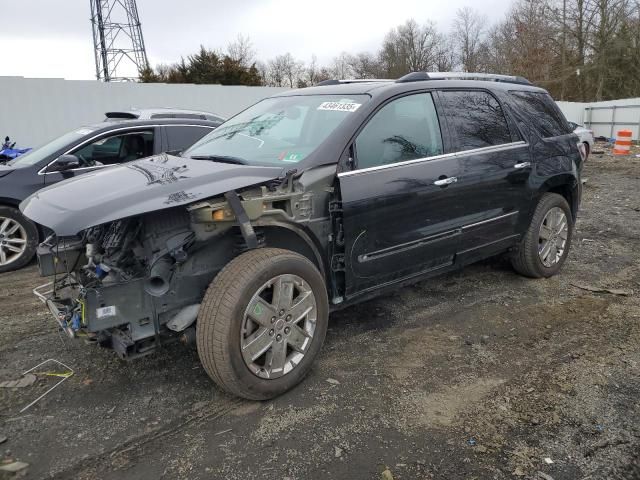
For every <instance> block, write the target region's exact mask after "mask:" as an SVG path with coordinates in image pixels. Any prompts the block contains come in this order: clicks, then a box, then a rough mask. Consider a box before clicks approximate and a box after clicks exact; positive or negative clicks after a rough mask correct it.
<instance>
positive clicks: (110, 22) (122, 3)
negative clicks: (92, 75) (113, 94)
mask: <svg viewBox="0 0 640 480" xmlns="http://www.w3.org/2000/svg"><path fill="white" fill-rule="evenodd" d="M90 1H91V26H92V27H93V46H94V50H95V57H96V78H97V79H98V80H102V81H105V82H121V81H131V80H137V79H138V77H139V74H140V71H141V70H143V69H144V68H146V67H147V66H148V65H149V61H148V60H147V52H146V50H145V47H144V39H143V38H142V28H141V25H140V18H139V17H138V7H137V6H136V0H90Z"/></svg>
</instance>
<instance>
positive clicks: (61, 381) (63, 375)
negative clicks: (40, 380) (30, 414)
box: [20, 358, 74, 413]
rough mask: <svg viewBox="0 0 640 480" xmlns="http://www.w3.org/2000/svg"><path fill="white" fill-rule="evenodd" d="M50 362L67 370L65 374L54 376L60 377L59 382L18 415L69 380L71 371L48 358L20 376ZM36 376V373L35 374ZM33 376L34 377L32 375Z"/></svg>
mask: <svg viewBox="0 0 640 480" xmlns="http://www.w3.org/2000/svg"><path fill="white" fill-rule="evenodd" d="M50 362H54V363H57V364H58V365H62V366H63V367H65V368H66V369H67V371H66V372H63V373H56V374H55V375H54V376H56V377H60V381H59V382H58V383H56V384H55V385H54V386H53V387H51V388H50V389H49V390H47V391H46V392H44V393H43V394H42V395H40V396H39V397H38V398H36V399H35V400H34V401H33V402H31V403H30V404H29V405H27V406H26V407H24V408H23V409H22V410H20V413H24V412H25V411H26V410H27V409H29V408H30V407H32V406H33V405H35V404H36V403H38V402H39V401H40V400H41V399H43V398H44V397H45V396H47V395H48V394H49V393H50V392H51V391H53V390H54V389H55V388H57V387H59V386H60V385H61V384H62V383H64V382H66V381H67V380H68V379H69V378H71V377H72V376H73V374H74V371H73V369H72V368H71V367H70V366H68V365H65V364H64V363H62V362H60V361H58V360H56V359H54V358H49V359H48V360H45V361H44V362H41V363H39V364H38V365H36V366H35V367H33V368H30V369H29V370H27V371H26V372H24V373H23V374H22V375H26V374H28V373H31V372H33V371H34V370H35V369H36V368H40V367H41V366H42V365H46V364H47V363H50ZM50 373H51V372H47V374H50ZM36 374H37V372H36ZM34 376H35V375H34Z"/></svg>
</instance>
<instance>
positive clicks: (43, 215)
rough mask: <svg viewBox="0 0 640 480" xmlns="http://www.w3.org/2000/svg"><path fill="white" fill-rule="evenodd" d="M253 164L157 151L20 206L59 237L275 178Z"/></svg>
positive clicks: (51, 190) (276, 172)
mask: <svg viewBox="0 0 640 480" xmlns="http://www.w3.org/2000/svg"><path fill="white" fill-rule="evenodd" d="M281 173H282V168H280V167H258V166H249V165H233V164H228V163H217V162H210V161H207V160H192V159H189V158H182V157H173V156H170V155H165V154H163V155H157V156H155V157H149V158H144V159H141V160H136V161H133V162H129V163H126V164H123V165H118V166H114V167H108V168H104V169H101V170H98V171H95V172H92V173H87V174H84V175H82V176H79V177H76V178H73V179H70V180H67V181H64V182H61V183H58V184H56V185H52V186H50V187H48V188H45V189H43V190H40V191H38V192H36V193H34V194H33V195H31V196H30V197H28V198H27V199H26V200H24V201H23V202H22V203H21V204H20V210H21V211H22V213H24V215H25V216H26V217H28V218H30V219H31V220H33V221H34V222H36V223H39V224H41V225H44V226H46V227H49V228H51V229H52V230H53V231H54V232H56V234H58V235H60V236H69V235H75V234H77V233H78V232H80V231H81V230H84V229H85V228H89V227H92V226H95V225H100V224H102V223H106V222H110V221H113V220H117V219H120V218H126V217H130V216H133V215H140V214H143V213H146V212H152V211H157V210H163V209H166V208H171V207H175V206H178V205H186V204H189V203H193V202H195V201H197V200H201V199H205V198H208V197H212V196H215V195H220V194H223V193H225V192H228V191H230V190H235V189H239V188H243V187H249V186H252V185H256V184H260V183H264V182H267V181H269V180H273V179H276V178H278V177H279V176H280V175H281Z"/></svg>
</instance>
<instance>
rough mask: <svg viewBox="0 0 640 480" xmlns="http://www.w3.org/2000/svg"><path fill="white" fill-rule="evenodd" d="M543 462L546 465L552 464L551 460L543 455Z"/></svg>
mask: <svg viewBox="0 0 640 480" xmlns="http://www.w3.org/2000/svg"><path fill="white" fill-rule="evenodd" d="M544 463H546V464H547V465H551V464H553V460H551V459H550V458H549V457H545V459H544Z"/></svg>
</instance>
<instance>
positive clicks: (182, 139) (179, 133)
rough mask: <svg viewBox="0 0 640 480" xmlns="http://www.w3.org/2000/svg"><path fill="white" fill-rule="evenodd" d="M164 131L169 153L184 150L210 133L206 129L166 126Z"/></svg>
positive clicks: (209, 130)
mask: <svg viewBox="0 0 640 480" xmlns="http://www.w3.org/2000/svg"><path fill="white" fill-rule="evenodd" d="M165 129H166V131H167V140H168V142H169V151H170V152H171V151H175V150H180V151H182V150H185V149H187V148H189V147H190V146H191V145H193V144H194V143H196V142H197V141H198V140H200V139H201V138H202V137H204V136H205V135H206V134H207V133H209V132H211V129H210V128H206V127H186V126H175V127H174V126H166V127H165Z"/></svg>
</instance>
